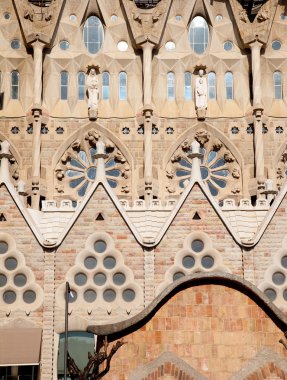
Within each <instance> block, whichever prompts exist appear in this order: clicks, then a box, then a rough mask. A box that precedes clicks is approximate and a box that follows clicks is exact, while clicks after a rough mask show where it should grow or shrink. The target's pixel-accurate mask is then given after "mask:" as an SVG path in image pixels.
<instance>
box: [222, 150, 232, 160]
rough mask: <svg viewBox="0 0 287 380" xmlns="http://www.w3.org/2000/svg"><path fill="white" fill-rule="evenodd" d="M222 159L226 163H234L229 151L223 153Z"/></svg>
mask: <svg viewBox="0 0 287 380" xmlns="http://www.w3.org/2000/svg"><path fill="white" fill-rule="evenodd" d="M224 159H225V161H226V162H234V157H233V156H232V154H231V153H230V152H229V151H228V152H226V153H224Z"/></svg>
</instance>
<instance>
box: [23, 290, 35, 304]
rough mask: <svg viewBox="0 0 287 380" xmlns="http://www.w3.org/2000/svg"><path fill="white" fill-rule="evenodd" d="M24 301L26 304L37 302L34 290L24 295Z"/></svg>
mask: <svg viewBox="0 0 287 380" xmlns="http://www.w3.org/2000/svg"><path fill="white" fill-rule="evenodd" d="M23 300H24V302H26V303H33V302H35V300H36V293H35V292H34V291H33V290H27V291H26V292H25V293H24V294H23Z"/></svg>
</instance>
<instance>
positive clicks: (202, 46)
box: [188, 16, 209, 54]
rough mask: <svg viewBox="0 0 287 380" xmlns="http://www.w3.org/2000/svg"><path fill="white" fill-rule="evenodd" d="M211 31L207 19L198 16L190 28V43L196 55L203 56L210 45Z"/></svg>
mask: <svg viewBox="0 0 287 380" xmlns="http://www.w3.org/2000/svg"><path fill="white" fill-rule="evenodd" d="M208 36H209V30H208V25H207V22H206V21H205V19H204V18H203V17H201V16H196V17H194V19H193V20H192V22H191V24H190V27H189V33H188V37H189V43H190V46H191V47H192V49H193V50H194V52H195V53H196V54H203V53H204V52H205V50H206V48H207V45H208Z"/></svg>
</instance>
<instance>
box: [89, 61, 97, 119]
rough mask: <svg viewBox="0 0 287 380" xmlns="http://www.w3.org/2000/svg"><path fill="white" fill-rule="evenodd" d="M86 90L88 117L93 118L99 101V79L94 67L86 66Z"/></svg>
mask: <svg viewBox="0 0 287 380" xmlns="http://www.w3.org/2000/svg"><path fill="white" fill-rule="evenodd" d="M87 91H88V111H89V118H90V119H91V120H94V119H96V118H97V116H98V103H99V81H98V76H97V73H96V67H91V68H88V77H87Z"/></svg>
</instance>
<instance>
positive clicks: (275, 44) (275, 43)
mask: <svg viewBox="0 0 287 380" xmlns="http://www.w3.org/2000/svg"><path fill="white" fill-rule="evenodd" d="M271 46H272V49H273V50H280V49H281V42H280V41H278V40H274V41H272V44H271Z"/></svg>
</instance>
